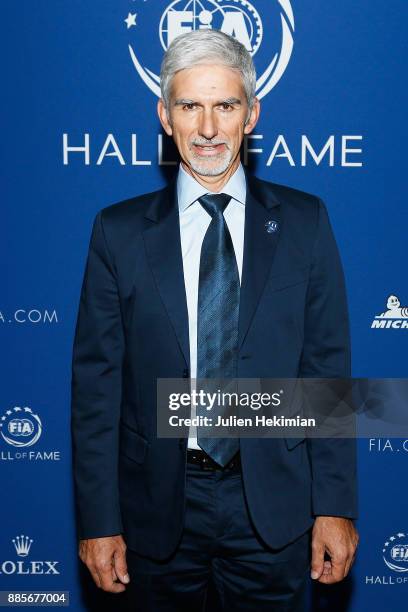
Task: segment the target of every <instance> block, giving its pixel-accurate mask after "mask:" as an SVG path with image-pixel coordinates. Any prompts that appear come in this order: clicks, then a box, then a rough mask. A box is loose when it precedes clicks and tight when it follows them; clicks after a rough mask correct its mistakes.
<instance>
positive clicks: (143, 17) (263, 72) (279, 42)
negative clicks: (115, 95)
mask: <svg viewBox="0 0 408 612" xmlns="http://www.w3.org/2000/svg"><path fill="white" fill-rule="evenodd" d="M134 6H135V5H134V3H133V4H132V6H131V9H132V10H133V9H134ZM123 21H124V22H125V24H126V32H127V33H128V36H129V43H128V48H129V53H130V57H131V59H132V62H133V65H134V67H135V69H136V71H137V73H138V74H139V76H140V78H141V79H142V81H143V82H144V83H145V85H147V87H149V89H150V90H151V91H152V92H153V93H154V94H156V96H158V97H160V96H161V93H160V77H159V74H158V73H159V72H160V62H161V59H162V55H163V51H166V50H167V48H168V46H169V45H170V44H171V42H172V41H173V40H174V39H175V38H176V37H177V36H179V35H180V34H184V33H186V32H190V31H191V30H198V29H216V30H221V32H224V33H225V34H229V35H230V36H233V37H234V38H236V39H237V40H239V42H241V43H242V44H243V45H244V46H245V48H246V49H247V50H248V51H249V52H250V54H251V55H252V56H253V57H254V56H255V55H257V58H256V68H257V73H258V75H259V76H258V80H257V84H256V95H257V97H258V98H259V99H261V98H263V97H264V96H266V95H267V94H268V93H269V92H270V91H271V90H272V89H273V87H275V85H276V84H277V83H278V81H279V80H280V79H281V77H282V75H283V73H284V72H285V70H286V68H287V66H288V64H289V61H290V58H291V55H292V50H293V45H294V38H293V35H294V31H295V20H294V16H293V11H292V7H291V4H290V0H272V2H271V1H270V0H269V2H267V3H265V9H264V11H262V14H261V13H260V12H259V2H257V8H255V6H254V5H253V4H251V3H250V2H249V1H248V0H174V1H173V2H170V4H169V3H168V1H167V2H163V1H160V0H157V1H156V0H155V2H154V3H153V4H152V3H149V2H146V3H145V4H144V5H143V11H140V12H138V13H135V12H129V13H128V16H127V17H126V19H124V20H123ZM153 63H155V68H156V69H155V70H152V67H153V66H152V64H153Z"/></svg>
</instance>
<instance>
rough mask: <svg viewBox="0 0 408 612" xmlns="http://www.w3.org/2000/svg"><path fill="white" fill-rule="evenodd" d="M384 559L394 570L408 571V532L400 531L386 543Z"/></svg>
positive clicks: (383, 550) (383, 551)
mask: <svg viewBox="0 0 408 612" xmlns="http://www.w3.org/2000/svg"><path fill="white" fill-rule="evenodd" d="M382 553H383V559H384V562H385V564H386V565H387V567H389V568H390V569H392V570H393V571H394V572H408V533H407V532H405V533H404V532H402V531H400V532H398V533H397V534H395V535H392V536H391V537H390V538H388V540H387V541H386V542H385V543H384V546H383V549H382Z"/></svg>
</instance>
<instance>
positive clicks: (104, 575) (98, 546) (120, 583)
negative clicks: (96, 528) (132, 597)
mask: <svg viewBox="0 0 408 612" xmlns="http://www.w3.org/2000/svg"><path fill="white" fill-rule="evenodd" d="M125 553H126V544H125V542H124V540H123V538H122V536H121V535H116V536H110V537H107V538H93V539H90V540H81V541H80V542H79V557H80V559H81V561H83V562H84V563H85V565H86V566H87V568H88V569H89V571H90V572H91V574H92V578H93V579H94V581H95V584H96V586H97V587H99V588H100V589H103V590H104V591H109V592H110V593H122V591H124V590H125V589H126V587H125V586H124V585H125V584H127V583H128V582H130V578H129V574H128V572H127V566H126V554H125Z"/></svg>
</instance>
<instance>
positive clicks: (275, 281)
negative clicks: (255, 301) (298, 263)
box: [268, 266, 310, 291]
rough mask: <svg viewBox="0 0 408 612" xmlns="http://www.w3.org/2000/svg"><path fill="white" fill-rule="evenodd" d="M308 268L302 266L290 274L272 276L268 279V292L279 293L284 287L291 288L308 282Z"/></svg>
mask: <svg viewBox="0 0 408 612" xmlns="http://www.w3.org/2000/svg"><path fill="white" fill-rule="evenodd" d="M309 270H310V269H309V266H303V267H302V268H297V269H295V270H292V271H291V272H282V273H278V274H272V275H271V276H270V277H269V281H268V289H269V291H280V290H281V289H285V288H286V287H292V286H294V285H299V284H300V283H305V282H307V281H308V280H309Z"/></svg>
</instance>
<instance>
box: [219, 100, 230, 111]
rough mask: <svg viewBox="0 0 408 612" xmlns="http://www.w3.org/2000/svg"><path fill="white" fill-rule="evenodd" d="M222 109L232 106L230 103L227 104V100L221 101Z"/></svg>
mask: <svg viewBox="0 0 408 612" xmlns="http://www.w3.org/2000/svg"><path fill="white" fill-rule="evenodd" d="M221 107H222V110H229V109H230V108H232V105H231V104H229V102H223V103H222V104H221Z"/></svg>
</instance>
